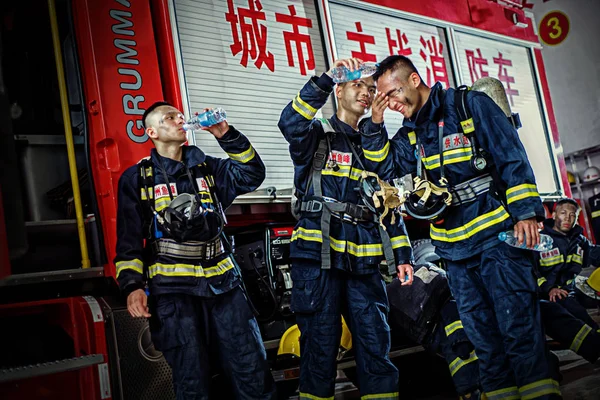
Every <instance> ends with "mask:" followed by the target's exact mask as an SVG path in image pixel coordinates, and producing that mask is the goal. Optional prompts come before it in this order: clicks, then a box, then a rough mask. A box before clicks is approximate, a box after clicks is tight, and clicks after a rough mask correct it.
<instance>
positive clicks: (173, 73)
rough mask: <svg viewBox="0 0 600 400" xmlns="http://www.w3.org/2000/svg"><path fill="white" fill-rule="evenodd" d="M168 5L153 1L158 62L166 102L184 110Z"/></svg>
mask: <svg viewBox="0 0 600 400" xmlns="http://www.w3.org/2000/svg"><path fill="white" fill-rule="evenodd" d="M168 3H169V1H168V0H151V5H152V18H153V21H154V31H155V32H156V42H157V47H158V54H159V58H158V60H159V63H160V70H161V71H160V72H161V76H162V84H163V90H164V92H165V100H166V101H168V102H169V103H171V104H173V105H174V106H175V107H177V108H178V109H180V110H182V109H183V101H182V100H181V89H180V82H179V75H178V74H177V61H176V59H175V52H174V51H173V49H174V44H173V31H172V29H171V21H170V19H169V6H168Z"/></svg>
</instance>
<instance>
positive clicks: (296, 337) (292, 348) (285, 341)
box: [277, 324, 300, 357]
mask: <svg viewBox="0 0 600 400" xmlns="http://www.w3.org/2000/svg"><path fill="white" fill-rule="evenodd" d="M283 354H290V355H294V356H296V357H300V329H298V325H297V324H296V325H294V326H291V327H289V328H288V330H287V331H285V332H284V333H283V336H282V337H281V340H280V341H279V349H277V355H278V356H280V355H283Z"/></svg>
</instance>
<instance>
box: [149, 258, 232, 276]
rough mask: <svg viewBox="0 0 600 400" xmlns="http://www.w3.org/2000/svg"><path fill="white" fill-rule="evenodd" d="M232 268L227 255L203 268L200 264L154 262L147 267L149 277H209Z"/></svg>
mask: <svg viewBox="0 0 600 400" xmlns="http://www.w3.org/2000/svg"><path fill="white" fill-rule="evenodd" d="M232 268H233V262H232V261H231V259H230V258H229V257H227V258H226V259H224V260H221V261H219V262H218V263H217V265H215V266H214V267H208V268H204V267H202V266H201V265H193V264H163V263H155V264H152V265H151V266H150V267H148V274H149V276H150V278H153V277H155V276H156V275H164V276H193V277H196V278H210V277H211V276H216V275H222V274H224V273H225V272H227V271H229V270H230V269H232Z"/></svg>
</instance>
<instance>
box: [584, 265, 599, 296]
mask: <svg viewBox="0 0 600 400" xmlns="http://www.w3.org/2000/svg"><path fill="white" fill-rule="evenodd" d="M587 284H588V285H589V287H591V288H592V289H594V290H595V291H596V293H600V268H596V269H595V270H594V272H592V274H591V275H590V276H589V278H588V279H587Z"/></svg>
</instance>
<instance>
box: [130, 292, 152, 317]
mask: <svg viewBox="0 0 600 400" xmlns="http://www.w3.org/2000/svg"><path fill="white" fill-rule="evenodd" d="M127 311H129V314H130V315H131V316H132V317H133V318H150V313H149V311H150V310H149V309H148V296H146V292H145V291H144V289H137V290H134V291H133V292H131V293H129V296H127Z"/></svg>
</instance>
